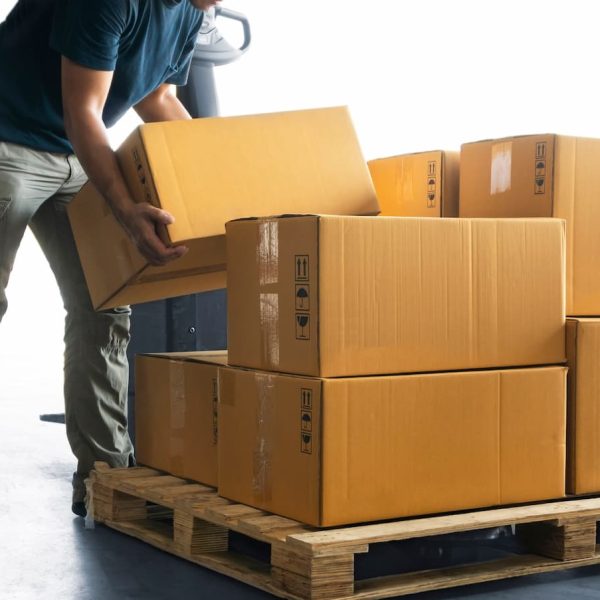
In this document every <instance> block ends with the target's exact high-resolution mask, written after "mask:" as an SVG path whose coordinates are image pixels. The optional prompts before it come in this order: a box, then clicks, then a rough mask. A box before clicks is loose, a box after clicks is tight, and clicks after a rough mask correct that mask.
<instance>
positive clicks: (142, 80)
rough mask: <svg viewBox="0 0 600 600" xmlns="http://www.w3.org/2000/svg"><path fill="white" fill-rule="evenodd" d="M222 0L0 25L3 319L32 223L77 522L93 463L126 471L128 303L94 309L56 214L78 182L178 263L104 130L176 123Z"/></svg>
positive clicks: (27, 5) (24, 1) (95, 0)
mask: <svg viewBox="0 0 600 600" xmlns="http://www.w3.org/2000/svg"><path fill="white" fill-rule="evenodd" d="M219 1H220V0H19V1H18V2H17V4H16V6H15V7H14V8H13V10H12V12H11V13H10V14H9V15H8V17H7V18H6V21H4V23H2V24H0V320H1V319H2V316H3V315H4V313H5V312H6V309H7V299H6V294H5V289H6V286H7V284H8V279H9V275H10V271H11V269H12V266H13V263H14V259H15V255H16V252H17V250H18V247H19V243H20V241H21V239H22V236H23V234H24V232H25V229H26V227H27V226H28V225H29V227H30V228H31V230H32V231H33V233H34V235H35V236H36V238H37V240H38V242H39V244H40V246H41V247H42V250H43V251H44V253H45V255H46V257H47V259H48V261H49V263H50V266H51V268H52V270H53V272H54V275H55V277H56V280H57V282H58V285H59V288H60V292H61V296H62V298H63V302H64V306H65V309H66V312H67V316H66V321H65V338H64V339H65V371H64V377H65V387H64V392H65V416H66V428H67V437H68V440H69V443H70V446H71V449H72V451H73V453H74V455H75V457H76V458H77V470H76V472H75V473H74V475H73V502H72V510H73V512H75V514H78V515H80V516H84V515H85V485H84V479H85V478H86V477H87V475H88V473H89V471H90V469H91V468H92V466H93V463H94V461H96V460H104V461H106V462H108V463H109V464H111V465H113V466H127V465H131V464H133V448H132V445H131V441H130V439H129V436H128V433H127V419H126V410H127V405H126V403H127V377H128V365H127V357H126V348H127V343H128V340H129V313H130V311H129V307H121V308H117V309H114V310H110V311H104V312H95V311H94V310H93V308H92V305H91V301H90V299H89V295H88V291H87V287H86V284H85V279H84V276H83V273H82V269H81V265H80V263H79V258H78V255H77V250H76V247H75V243H74V241H73V236H72V233H71V229H70V225H69V222H68V219H67V215H66V210H65V209H66V206H67V204H68V202H69V201H70V200H71V198H72V197H73V196H74V194H76V193H77V192H78V191H79V189H80V188H81V186H82V185H83V184H84V183H85V181H86V180H87V178H88V177H89V179H90V180H91V182H92V183H93V185H95V187H96V188H97V189H98V190H99V191H100V193H101V194H102V195H103V196H104V198H105V200H106V202H107V203H108V205H109V206H110V208H111V209H112V211H113V213H114V215H115V216H116V218H117V219H118V221H119V222H120V223H121V225H122V226H123V227H124V229H125V230H126V231H127V232H128V233H129V235H130V236H131V238H132V239H133V240H134V241H135V243H136V245H137V247H138V249H139V250H140V252H141V253H142V254H143V255H144V256H145V257H146V258H147V259H148V260H149V261H150V263H151V264H154V265H164V264H166V263H168V262H169V261H172V260H175V259H177V258H178V257H180V256H182V255H183V254H184V253H185V252H186V249H185V248H183V247H166V246H165V245H164V244H163V243H162V242H161V240H160V239H159V237H158V235H157V232H156V228H157V227H161V226H164V225H165V224H168V223H170V222H172V217H171V215H169V214H168V213H166V212H165V211H162V210H160V209H158V208H155V207H152V206H150V205H149V204H145V203H140V204H136V203H134V202H133V200H132V199H131V197H130V195H129V192H128V190H127V187H126V185H125V182H124V180H123V178H122V175H121V173H120V171H119V167H118V164H117V162H116V159H115V155H114V153H113V151H112V149H111V147H110V145H109V142H108V138H107V127H110V126H111V125H112V124H114V123H115V122H116V121H117V120H118V119H119V118H120V117H121V116H122V115H123V114H124V113H125V112H126V111H127V110H128V109H129V108H131V107H133V108H134V109H135V110H136V111H137V113H138V114H139V116H140V117H141V118H142V119H143V120H144V121H146V122H148V121H164V120H171V119H187V118H190V115H189V114H188V112H187V111H186V110H185V108H184V107H183V106H182V104H181V103H180V102H179V100H178V99H177V97H176V95H175V93H174V86H176V85H182V84H184V83H185V81H186V78H187V73H188V69H189V66H190V62H191V56H192V52H193V48H194V43H195V39H196V35H197V33H198V30H199V29H200V25H201V23H202V17H203V12H202V11H205V10H207V9H209V8H210V7H212V6H214V5H215V4H217V3H218V2H219Z"/></svg>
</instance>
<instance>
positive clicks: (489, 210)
mask: <svg viewBox="0 0 600 600" xmlns="http://www.w3.org/2000/svg"><path fill="white" fill-rule="evenodd" d="M460 161H461V168H460V209H459V214H460V216H461V217H557V218H561V219H566V222H567V314H568V315H579V316H585V315H592V316H595V315H600V278H599V277H598V273H600V236H599V235H598V231H599V230H600V202H598V198H599V197H600V169H598V164H600V139H593V138H582V137H568V136H560V135H550V134H548V135H529V136H521V137H513V138H503V139H497V140H487V141H481V142H474V143H469V144H464V145H463V146H462V147H461V157H460Z"/></svg>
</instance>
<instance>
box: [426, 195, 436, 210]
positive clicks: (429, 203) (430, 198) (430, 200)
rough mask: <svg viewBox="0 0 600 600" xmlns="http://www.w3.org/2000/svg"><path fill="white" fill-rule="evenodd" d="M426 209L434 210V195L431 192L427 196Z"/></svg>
mask: <svg viewBox="0 0 600 600" xmlns="http://www.w3.org/2000/svg"><path fill="white" fill-rule="evenodd" d="M427 208H435V194H432V193H431V192H429V193H428V194H427Z"/></svg>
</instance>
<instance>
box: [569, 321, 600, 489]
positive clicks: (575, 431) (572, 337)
mask: <svg viewBox="0 0 600 600" xmlns="http://www.w3.org/2000/svg"><path fill="white" fill-rule="evenodd" d="M567 358H568V366H569V376H568V420H567V440H568V445H567V458H568V462H567V492H569V493H571V494H587V493H592V492H594V493H596V492H600V318H597V319H567Z"/></svg>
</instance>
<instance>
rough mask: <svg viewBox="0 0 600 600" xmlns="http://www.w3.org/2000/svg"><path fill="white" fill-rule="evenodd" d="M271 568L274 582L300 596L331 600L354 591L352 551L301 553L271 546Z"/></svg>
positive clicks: (313, 599)
mask: <svg viewBox="0 0 600 600" xmlns="http://www.w3.org/2000/svg"><path fill="white" fill-rule="evenodd" d="M271 567H272V570H271V573H272V575H273V579H274V581H275V582H276V583H277V584H278V585H279V586H281V588H282V589H284V590H286V591H288V592H290V593H291V594H295V595H297V596H299V597H300V598H307V599H310V600H326V599H329V600H331V599H335V598H339V597H341V596H352V595H353V594H354V554H348V553H347V552H346V553H344V554H340V555H336V556H303V555H300V554H297V553H295V552H291V551H289V550H286V549H284V548H279V547H277V546H273V548H272V549H271Z"/></svg>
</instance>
